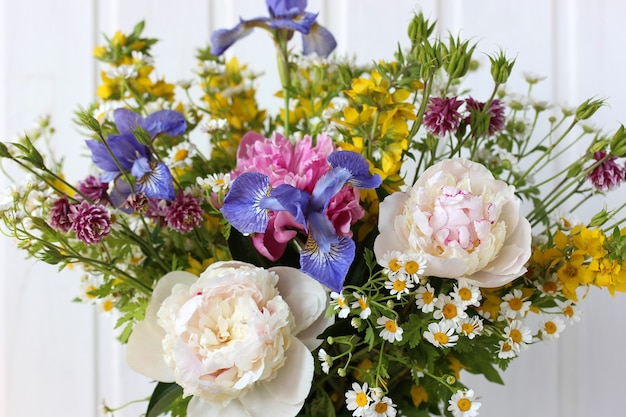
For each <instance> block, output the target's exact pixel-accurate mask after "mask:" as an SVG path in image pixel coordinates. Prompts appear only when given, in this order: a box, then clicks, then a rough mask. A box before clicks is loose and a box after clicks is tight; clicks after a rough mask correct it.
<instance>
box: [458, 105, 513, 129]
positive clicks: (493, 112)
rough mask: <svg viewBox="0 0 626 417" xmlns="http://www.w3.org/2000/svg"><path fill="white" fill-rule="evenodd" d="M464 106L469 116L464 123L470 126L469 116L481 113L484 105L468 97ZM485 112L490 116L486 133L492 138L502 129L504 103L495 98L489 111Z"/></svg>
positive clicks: (470, 119) (470, 118)
mask: <svg viewBox="0 0 626 417" xmlns="http://www.w3.org/2000/svg"><path fill="white" fill-rule="evenodd" d="M465 106H466V107H467V110H468V111H469V113H470V116H468V117H467V118H466V119H465V121H466V123H468V124H471V123H472V117H471V116H472V115H473V114H476V113H480V112H482V111H483V109H484V108H485V103H483V102H480V101H476V100H474V99H473V98H471V97H469V98H467V99H466V100H465ZM487 112H488V113H489V116H490V118H489V129H488V133H489V136H493V135H494V134H496V133H497V132H500V131H501V130H502V129H504V122H505V118H504V103H503V102H502V101H501V100H498V99H497V98H496V99H494V100H493V101H492V102H491V104H490V105H489V110H488V111H487Z"/></svg>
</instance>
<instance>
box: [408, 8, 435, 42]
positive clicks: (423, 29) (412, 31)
mask: <svg viewBox="0 0 626 417" xmlns="http://www.w3.org/2000/svg"><path fill="white" fill-rule="evenodd" d="M434 29H435V23H432V24H431V23H430V22H429V21H428V19H426V18H425V17H424V15H423V14H422V13H421V12H420V13H419V14H416V15H415V16H414V17H413V20H411V23H409V29H408V35H409V39H410V40H411V44H412V45H413V46H415V45H417V44H420V43H422V41H423V40H424V39H427V38H428V37H429V36H430V35H431V34H432V33H433V30H434Z"/></svg>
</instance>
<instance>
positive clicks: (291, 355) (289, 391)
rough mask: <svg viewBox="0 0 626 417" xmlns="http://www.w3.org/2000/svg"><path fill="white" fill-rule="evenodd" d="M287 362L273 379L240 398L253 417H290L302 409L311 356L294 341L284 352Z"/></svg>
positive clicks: (311, 373) (309, 375) (310, 376)
mask: <svg viewBox="0 0 626 417" xmlns="http://www.w3.org/2000/svg"><path fill="white" fill-rule="evenodd" d="M286 356H287V358H286V361H285V364H284V366H283V367H282V368H280V369H279V370H278V373H277V375H276V377H275V378H274V379H272V380H270V381H267V382H261V383H259V384H258V385H257V386H256V387H254V389H253V390H251V391H249V392H248V393H246V394H245V395H244V396H243V397H242V398H241V403H242V404H243V406H244V407H245V408H246V409H247V410H248V413H250V415H251V416H253V417H283V416H284V417H292V416H295V415H296V414H297V413H298V411H300V409H301V408H302V406H303V404H304V400H305V399H306V398H307V396H308V395H309V392H310V390H311V381H312V380H313V369H314V364H313V363H314V362H313V355H312V354H311V352H310V351H309V349H307V347H306V346H305V345H304V344H303V343H302V342H300V341H299V340H297V339H296V338H295V337H292V339H291V346H290V347H289V349H288V350H287V352H286Z"/></svg>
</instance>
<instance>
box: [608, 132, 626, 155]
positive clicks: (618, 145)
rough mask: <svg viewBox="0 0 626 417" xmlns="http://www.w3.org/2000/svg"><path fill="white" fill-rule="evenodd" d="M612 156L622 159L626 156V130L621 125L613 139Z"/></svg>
mask: <svg viewBox="0 0 626 417" xmlns="http://www.w3.org/2000/svg"><path fill="white" fill-rule="evenodd" d="M611 154H612V155H614V156H617V157H618V158H621V157H623V156H626V129H624V125H621V126H620V127H619V129H617V132H615V134H614V135H613V137H612V138H611Z"/></svg>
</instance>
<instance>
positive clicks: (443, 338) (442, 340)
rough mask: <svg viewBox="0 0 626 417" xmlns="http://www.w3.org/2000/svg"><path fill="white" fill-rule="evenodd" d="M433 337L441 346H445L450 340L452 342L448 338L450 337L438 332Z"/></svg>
mask: <svg viewBox="0 0 626 417" xmlns="http://www.w3.org/2000/svg"><path fill="white" fill-rule="evenodd" d="M433 337H434V338H435V341H436V342H437V343H439V344H440V345H445V344H446V343H448V340H450V339H449V338H448V335H447V334H445V333H443V332H437V333H435V334H434V335H433Z"/></svg>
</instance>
